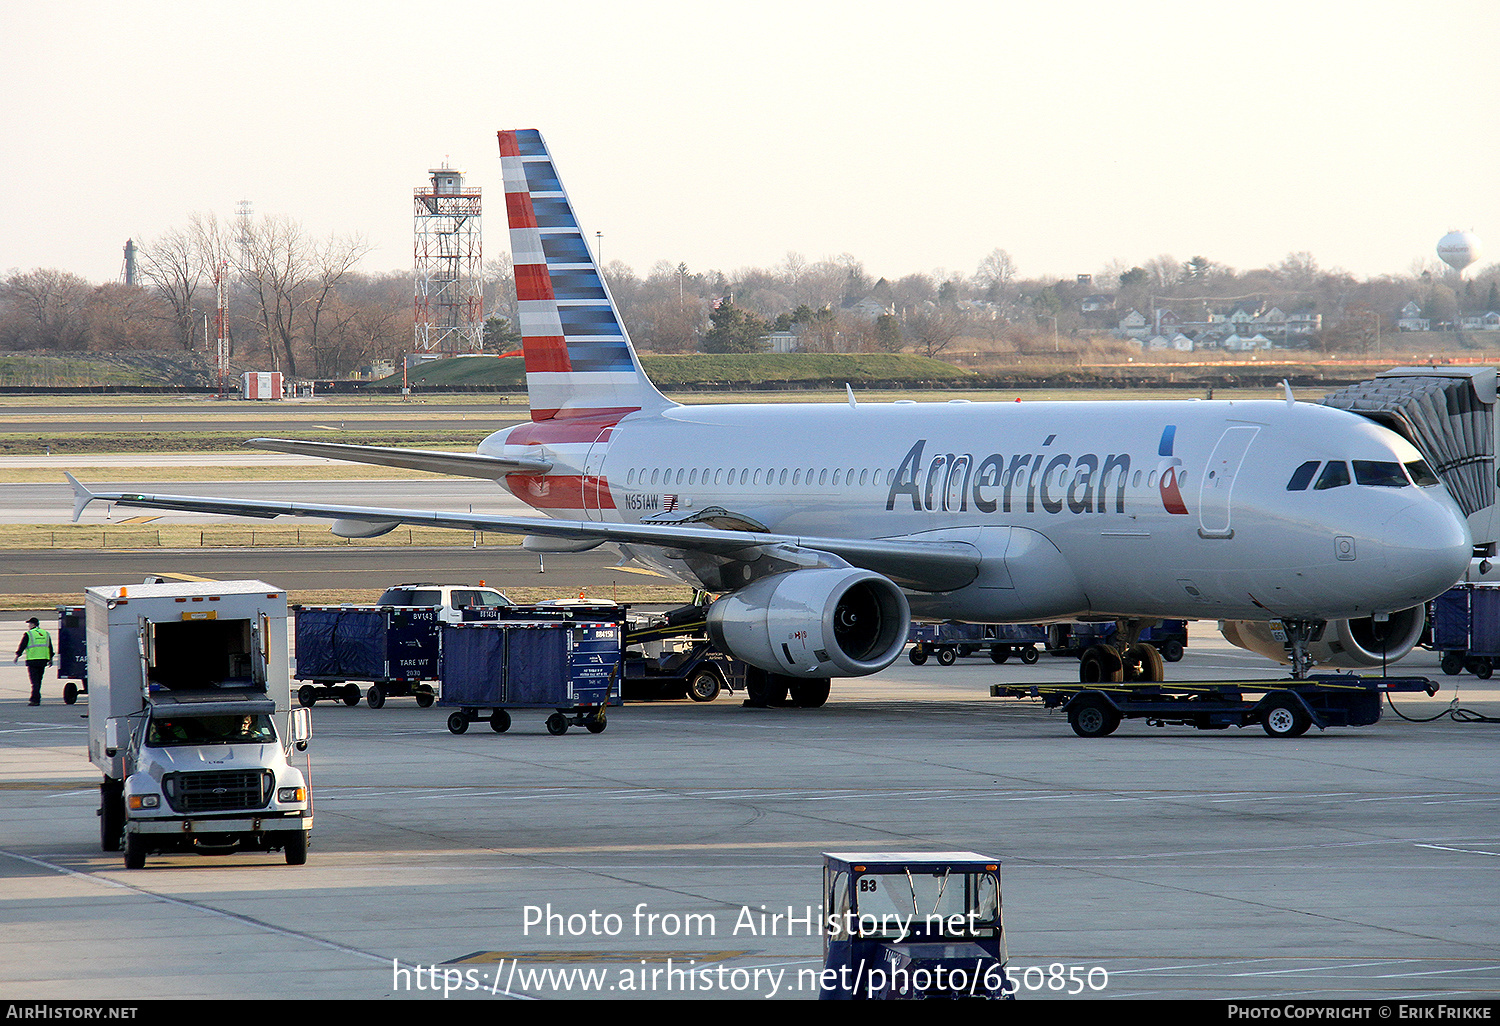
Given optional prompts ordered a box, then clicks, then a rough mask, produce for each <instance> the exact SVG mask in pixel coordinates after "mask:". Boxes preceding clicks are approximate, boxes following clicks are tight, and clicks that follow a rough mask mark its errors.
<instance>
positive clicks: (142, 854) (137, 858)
mask: <svg viewBox="0 0 1500 1026" xmlns="http://www.w3.org/2000/svg"><path fill="white" fill-rule="evenodd" d="M125 868H126V869H144V868H146V842H145V841H143V840H142V839H141V835H140V834H126V835H125Z"/></svg>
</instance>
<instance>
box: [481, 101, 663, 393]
mask: <svg viewBox="0 0 1500 1026" xmlns="http://www.w3.org/2000/svg"><path fill="white" fill-rule="evenodd" d="M499 136H500V167H501V171H502V172H503V174H504V179H505V209H506V214H507V216H508V217H509V219H510V242H511V249H512V252H513V255H514V263H515V275H516V298H517V299H518V300H519V303H520V322H521V323H520V324H519V326H518V327H519V328H520V331H521V339H522V352H523V355H524V356H525V359H526V389H527V392H528V393H529V394H530V397H531V419H532V420H533V421H551V420H570V419H573V418H578V417H586V418H589V419H591V420H596V421H598V420H609V418H611V417H612V418H613V420H614V421H618V420H619V418H620V417H623V416H625V415H626V414H627V413H633V412H635V411H636V410H642V409H645V410H656V409H665V408H666V407H669V406H672V405H674V404H673V403H672V402H671V400H669V399H667V398H666V397H665V396H663V395H662V394H661V393H660V392H658V391H657V390H656V386H655V385H653V384H652V383H651V381H650V380H649V379H648V378H647V377H646V375H645V372H644V371H642V370H641V363H640V360H639V359H638V358H637V357H636V354H635V349H634V348H632V346H631V345H630V339H629V337H628V336H627V335H626V334H625V325H624V322H623V321H622V320H621V319H620V315H619V311H618V310H616V309H615V304H614V300H613V299H611V298H610V295H609V287H608V286H607V285H605V283H604V277H603V275H601V274H600V273H599V268H598V265H597V264H596V263H595V261H594V255H593V253H592V251H591V250H590V249H589V244H588V240H587V239H586V238H585V237H584V234H583V231H582V230H581V229H580V228H579V227H578V219H577V218H576V217H575V216H574V215H573V206H572V204H571V203H569V202H568V195H567V193H566V192H564V191H563V187H562V182H561V180H560V179H559V178H558V176H557V171H556V170H555V169H554V168H553V166H552V158H551V156H550V155H549V154H548V153H547V144H546V143H545V142H543V140H542V135H541V133H540V132H538V131H536V130H534V129H521V130H516V131H508V132H501V133H499ZM611 422H612V421H611Z"/></svg>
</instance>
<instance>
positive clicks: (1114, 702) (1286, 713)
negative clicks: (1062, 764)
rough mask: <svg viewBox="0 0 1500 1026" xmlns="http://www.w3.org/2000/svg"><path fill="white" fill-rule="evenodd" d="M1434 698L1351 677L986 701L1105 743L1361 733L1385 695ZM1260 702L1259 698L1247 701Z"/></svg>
mask: <svg viewBox="0 0 1500 1026" xmlns="http://www.w3.org/2000/svg"><path fill="white" fill-rule="evenodd" d="M1393 691H1394V692H1418V691H1420V692H1423V693H1425V694H1427V695H1435V694H1437V691H1438V685H1437V683H1436V682H1435V681H1432V680H1429V679H1428V678H1426V677H1356V676H1354V675H1352V674H1321V675H1314V676H1311V677H1308V678H1307V679H1305V680H1291V679H1288V680H1279V681H1248V680H1241V681H1204V682H1181V683H1178V682H1174V683H1160V682H1150V683H1147V682H1141V683H1133V684H1119V683H1117V684H1096V685H1090V686H1082V687H1081V686H1079V685H1077V684H1029V685H1022V684H991V685H990V694H991V695H993V696H995V697H1006V698H1027V697H1030V698H1040V699H1041V700H1042V704H1044V705H1045V706H1046V707H1047V708H1048V709H1063V710H1064V711H1066V712H1067V714H1068V725H1069V726H1070V727H1072V728H1073V732H1074V733H1075V734H1077V735H1078V736H1079V737H1105V736H1107V735H1109V734H1113V733H1114V732H1115V728H1117V727H1118V726H1119V725H1120V721H1121V720H1123V719H1127V718H1128V719H1144V720H1146V722H1147V723H1149V724H1151V725H1152V726H1164V725H1166V724H1181V725H1184V726H1189V727H1197V728H1198V729H1200V730H1223V729H1225V728H1227V727H1247V726H1250V725H1251V724H1255V723H1258V724H1260V725H1261V727H1262V728H1263V729H1264V730H1265V732H1266V733H1267V734H1269V735H1271V736H1272V737H1300V736H1301V735H1303V734H1305V733H1307V730H1308V728H1309V727H1317V728H1318V729H1319V730H1325V729H1327V728H1328V727H1363V726H1368V725H1369V724H1371V723H1375V722H1376V721H1377V720H1379V719H1380V699H1381V695H1382V694H1386V693H1389V692H1393ZM1252 696H1259V697H1252Z"/></svg>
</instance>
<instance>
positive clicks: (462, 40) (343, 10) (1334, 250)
mask: <svg viewBox="0 0 1500 1026" xmlns="http://www.w3.org/2000/svg"><path fill="white" fill-rule="evenodd" d="M1497 38H1500V4H1497V3H1495V2H1494V0H1439V2H1438V3H1433V4H1424V5H1413V4H1411V3H1410V2H1408V0H1349V2H1345V0H1297V2H1288V0H1261V2H1258V3H1254V4H1227V3H1218V2H1213V0H1196V2H1178V0H1137V2H1134V3H1122V2H1120V0H1108V2H1095V0H1073V2H1071V3H1067V4H1055V3H1054V4H1046V3H1039V2H1029V3H1018V2H1013V0H989V2H985V3H960V2H943V0H926V2H924V3H889V2H884V0H866V2H858V3H845V2H819V0H798V2H792V3H785V2H781V0H762V2H756V3H736V2H730V0H698V2H694V3H679V2H675V0H673V2H668V0H632V2H630V3H622V2H619V0H613V2H609V3H596V2H593V0H573V2H571V3H566V4H538V3H535V2H528V3H513V2H508V0H489V2H484V3H470V2H468V0H444V2H429V3H406V2H400V3H396V2H382V0H359V2H354V3H350V2H343V0H303V2H301V3H289V2H284V0H270V2H258V3H236V4H231V3H223V2H219V0H197V2H192V3H178V2H153V0H138V2H136V3H132V4H120V3H116V2H108V3H105V2H93V0H49V2H45V3H32V2H23V0H0V96H3V97H4V98H5V103H4V114H3V115H0V118H3V124H4V131H0V274H4V273H9V272H10V271H11V270H23V271H24V270H30V269H32V268H36V267H56V268H61V269H63V270H67V271H71V272H73V273H75V274H78V275H81V276H83V277H85V278H87V279H89V280H91V281H96V282H102V281H111V280H116V279H118V278H119V275H120V271H121V266H122V249H123V246H124V243H125V240H126V239H127V238H133V239H135V240H136V241H137V242H138V243H142V244H146V245H149V244H150V242H151V240H152V239H153V238H155V237H157V236H159V235H160V234H161V233H163V232H165V231H168V230H171V229H180V228H185V227H186V225H187V223H188V220H189V219H190V218H191V217H192V216H193V215H195V214H214V215H216V216H217V217H219V218H220V219H221V220H227V219H230V218H232V217H233V216H234V214H235V212H236V207H237V204H238V203H239V201H241V200H247V199H248V200H249V201H251V203H252V204H253V209H254V211H255V212H256V213H257V214H266V215H277V216H283V217H288V218H292V219H294V220H296V221H298V222H300V223H301V224H302V225H303V226H304V228H305V229H307V231H308V232H310V233H311V234H313V235H315V236H318V237H327V236H330V235H334V234H338V235H349V234H355V233H358V234H360V235H362V236H363V237H364V238H365V240H366V241H367V243H368V244H369V245H370V246H371V247H372V250H371V253H370V255H369V256H367V257H366V258H365V261H364V263H363V264H362V269H363V270H366V271H372V272H383V271H391V270H402V269H407V268H410V266H411V263H412V258H411V251H412V233H413V218H412V200H411V194H412V189H413V188H416V187H419V186H423V185H426V184H427V172H428V169H430V168H435V167H439V166H443V165H444V164H447V165H448V166H451V167H455V168H459V169H461V170H463V171H464V172H465V173H466V175H467V176H468V183H469V184H470V185H477V186H479V187H480V188H481V189H483V190H484V191H485V194H486V199H487V202H486V207H487V213H486V215H485V231H484V247H485V250H484V251H485V255H486V258H491V259H492V258H494V257H497V256H501V255H506V254H508V252H509V241H508V238H507V235H506V232H505V225H504V206H503V197H502V185H501V178H500V163H499V158H498V151H497V148H496V143H495V133H496V131H497V130H499V129H502V128H536V129H539V130H540V131H541V132H542V134H543V136H544V137H545V138H546V139H547V142H548V144H549V146H550V147H551V150H552V153H553V158H554V161H555V163H556V164H557V168H558V171H559V172H560V174H561V176H562V179H563V182H564V184H565V187H566V188H567V189H568V193H569V195H570V196H571V198H572V200H573V204H574V207H575V210H576V211H577V214H578V217H579V220H580V223H581V224H582V225H583V227H584V230H585V233H586V235H587V236H588V238H590V240H594V241H598V242H599V244H600V246H601V248H602V255H603V257H604V259H605V260H606V261H612V260H623V261H624V262H626V263H627V264H629V265H631V266H632V267H633V268H634V269H635V270H636V271H637V273H640V274H642V275H644V274H646V273H647V272H649V270H650V268H651V267H652V265H653V264H655V263H657V262H658V261H662V260H666V261H669V262H671V263H673V264H674V265H675V264H676V263H678V262H682V263H686V264H687V265H688V267H689V269H691V270H694V271H701V270H710V269H713V270H722V271H725V272H726V273H730V272H732V271H733V270H735V269H738V268H745V267H772V266H774V265H776V264H779V263H781V262H783V261H784V260H785V259H786V257H787V255H788V254H789V253H797V254H800V255H801V256H802V257H803V258H805V259H807V260H809V261H816V260H822V259H828V258H836V257H838V256H840V255H841V254H846V253H847V254H851V255H853V256H854V257H855V258H856V259H858V260H860V261H862V262H863V264H864V267H865V270H866V271H867V272H868V273H870V274H871V275H872V276H874V277H880V276H885V277H888V278H892V279H894V278H898V277H901V276H903V275H906V274H911V273H917V272H923V273H949V274H965V275H969V274H973V273H974V271H975V270H976V268H977V267H978V265H979V263H980V262H981V261H982V260H983V259H984V258H985V256H986V255H987V254H989V253H990V252H991V251H993V250H995V249H997V248H999V249H1004V250H1006V251H1007V252H1008V253H1009V254H1010V255H1011V257H1012V259H1013V260H1014V262H1015V264H1016V267H1017V269H1018V271H1019V273H1020V275H1021V276H1022V277H1026V278H1032V277H1037V278H1041V277H1069V278H1071V277H1072V276H1073V275H1075V274H1079V273H1098V272H1099V271H1101V270H1102V269H1104V268H1106V267H1109V266H1111V265H1112V264H1114V263H1115V262H1119V263H1120V264H1123V265H1124V266H1126V267H1128V266H1131V265H1133V264H1139V263H1144V262H1146V261H1149V260H1151V259H1153V258H1155V257H1157V256H1159V255H1164V254H1170V255H1173V256H1175V257H1176V258H1177V259H1178V260H1187V259H1189V258H1190V257H1194V256H1205V257H1207V258H1209V259H1210V260H1213V261H1215V262H1217V263H1220V264H1224V265H1228V266H1230V267H1234V268H1237V269H1240V270H1248V269H1252V268H1257V267H1265V266H1268V265H1272V264H1276V263H1278V262H1280V261H1281V260H1282V259H1284V258H1285V257H1286V256H1287V255H1288V254H1289V253H1294V252H1307V253H1311V254H1312V255H1313V256H1314V258H1315V259H1316V260H1317V262H1318V265H1319V266H1320V267H1322V268H1325V269H1330V268H1340V269H1343V270H1345V271H1348V272H1349V273H1351V274H1353V275H1355V276H1356V277H1358V278H1368V277H1375V276H1378V275H1381V274H1408V273H1410V272H1411V271H1412V269H1413V266H1414V264H1415V263H1416V262H1418V261H1422V262H1426V263H1435V261H1436V252H1435V247H1436V244H1437V240H1438V239H1439V238H1440V237H1441V236H1442V235H1443V234H1444V233H1446V232H1447V231H1448V230H1450V229H1453V228H1461V229H1466V230H1471V231H1473V232H1474V233H1475V234H1476V235H1478V236H1479V238H1480V239H1481V240H1489V245H1488V246H1487V248H1486V256H1485V258H1484V259H1481V260H1480V262H1479V263H1478V264H1477V265H1476V267H1475V268H1474V269H1471V273H1472V270H1477V269H1481V268H1483V267H1485V266H1486V265H1488V264H1490V263H1492V262H1494V261H1495V260H1496V259H1500V131H1497V130H1496V125H1497V124H1500V111H1497V107H1500V58H1497V57H1496V54H1495V49H1494V41H1495V39H1497Z"/></svg>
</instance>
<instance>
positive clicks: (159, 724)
mask: <svg viewBox="0 0 1500 1026" xmlns="http://www.w3.org/2000/svg"><path fill="white" fill-rule="evenodd" d="M275 740H276V727H275V725H274V724H273V723H272V722H271V717H269V716H267V715H265V714H264V713H256V714H252V715H237V716H163V717H155V716H153V717H152V718H151V724H150V726H148V727H147V728H146V744H147V746H148V747H151V748H172V747H175V746H178V745H255V744H267V743H270V742H273V741H275Z"/></svg>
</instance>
